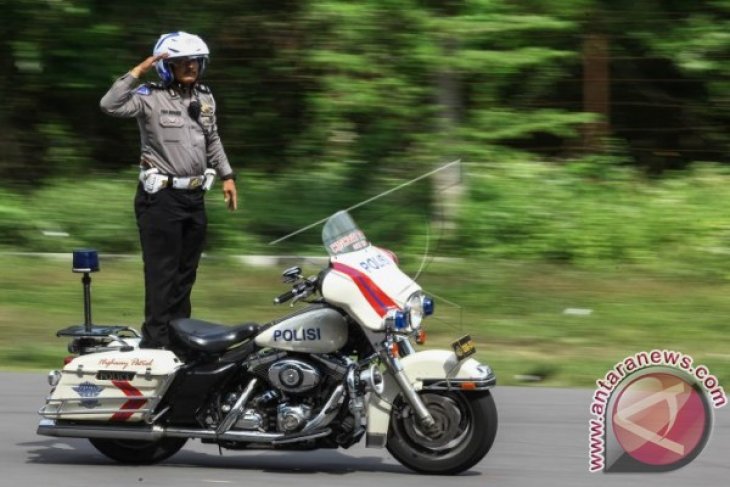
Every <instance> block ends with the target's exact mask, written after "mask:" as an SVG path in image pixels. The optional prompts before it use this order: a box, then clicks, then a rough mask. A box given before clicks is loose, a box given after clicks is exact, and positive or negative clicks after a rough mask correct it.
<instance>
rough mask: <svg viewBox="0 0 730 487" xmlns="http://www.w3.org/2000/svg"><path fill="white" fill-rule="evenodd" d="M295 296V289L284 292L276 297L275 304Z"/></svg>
mask: <svg viewBox="0 0 730 487" xmlns="http://www.w3.org/2000/svg"><path fill="white" fill-rule="evenodd" d="M293 297H294V291H293V290H292V291H287V292H285V293H284V294H282V295H281V296H277V297H276V298H274V304H282V303H286V302H287V301H289V300H290V299H291V298H293Z"/></svg>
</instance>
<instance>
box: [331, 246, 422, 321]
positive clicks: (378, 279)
mask: <svg viewBox="0 0 730 487" xmlns="http://www.w3.org/2000/svg"><path fill="white" fill-rule="evenodd" d="M330 263H331V264H330V265H331V267H330V271H329V272H328V273H327V274H326V276H325V277H324V280H323V282H322V288H321V289H322V296H324V298H325V299H326V300H327V301H328V302H330V303H333V304H335V305H338V306H341V307H342V308H343V309H344V310H345V311H347V312H348V313H349V314H350V315H351V316H352V317H354V318H355V319H356V320H357V321H358V322H359V323H360V324H361V325H363V326H364V327H366V328H368V329H370V330H372V331H378V330H383V328H384V321H383V318H384V317H385V315H386V314H387V313H388V310H390V309H403V307H404V306H405V303H406V301H407V300H408V298H409V297H410V296H411V295H412V294H413V293H415V292H418V291H420V290H421V287H420V286H419V285H418V284H416V282H415V281H413V280H412V279H411V278H410V277H408V276H407V275H406V274H404V273H403V272H402V271H401V270H400V269H399V268H398V265H397V264H396V263H395V262H394V261H393V258H392V257H391V256H390V255H389V254H388V253H387V252H384V251H383V250H381V249H379V248H378V247H375V246H373V245H368V246H367V247H365V248H364V249H362V250H357V251H354V252H348V253H344V254H339V255H333V256H331V258H330Z"/></svg>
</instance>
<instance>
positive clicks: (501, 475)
mask: <svg viewBox="0 0 730 487" xmlns="http://www.w3.org/2000/svg"><path fill="white" fill-rule="evenodd" d="M0 380H1V381H2V386H3V387H2V389H3V392H2V396H0V421H1V423H0V432H1V434H2V438H3V440H2V442H1V443H0V449H1V450H0V486H3V487H5V486H7V487H30V486H33V487H35V486H49V487H50V486H54V487H65V486H69V487H79V486H95V487H96V486H99V487H129V486H137V485H138V486H176V487H177V486H181V487H182V486H212V485H247V486H254V485H262V486H266V487H273V486H279V485H282V486H287V487H293V486H295V485H296V484H297V483H299V484H300V485H302V486H303V485H305V484H306V485H312V486H317V487H324V486H339V485H342V486H370V485H372V484H380V485H397V486H398V487H410V486H418V487H430V486H434V487H436V486H438V487H442V486H449V485H459V486H480V487H484V486H500V487H503V486H504V487H509V486H536V485H539V486H541V487H550V486H560V487H568V486H586V485H611V486H621V487H629V486H633V485H641V486H642V487H651V486H661V487H670V486H675V485H676V486H680V485H681V486H684V487H688V486H690V485H701V486H703V487H714V486H717V487H719V486H726V485H730V407H725V408H723V409H720V410H715V426H714V431H713V434H712V437H711V439H710V441H709V443H708V444H707V446H706V447H705V449H704V451H703V452H702V453H701V454H700V456H699V457H698V458H697V459H695V460H694V462H692V463H691V464H690V465H688V466H686V467H684V468H682V469H680V470H677V471H674V472H668V473H661V474H603V473H597V474H591V473H589V472H588V454H587V450H588V421H589V412H588V407H589V404H590V400H591V395H592V391H589V390H575V389H547V388H518V387H501V388H497V389H496V390H495V392H494V396H495V400H496V403H497V408H498V410H499V415H500V424H499V432H498V434H497V439H496V441H495V444H494V447H493V448H492V451H491V452H490V453H489V455H487V457H486V458H485V459H484V460H483V461H482V462H481V463H479V464H478V465H476V466H475V467H474V468H473V469H472V470H470V471H468V472H465V473H464V474H461V475H459V476H454V477H435V476H432V477H429V476H423V475H418V474H415V473H412V472H411V471H409V470H407V469H406V468H404V467H402V466H400V465H399V464H398V463H397V462H396V461H395V460H394V459H393V458H392V457H391V456H390V454H389V453H388V452H387V450H376V449H366V448H365V447H364V446H356V447H353V448H351V449H349V450H335V451H331V450H326V451H315V452H296V453H288V452H274V453H272V452H265V451H262V452H255V451H254V452H236V451H227V450H224V451H223V454H222V455H220V454H219V452H218V448H217V447H216V446H215V445H203V444H202V443H200V442H199V441H190V442H188V444H187V445H186V446H185V448H184V449H183V450H182V451H181V452H179V453H178V454H177V455H175V456H173V457H172V458H171V459H169V460H167V461H166V462H164V463H162V464H159V465H154V466H145V467H130V466H120V465H117V464H115V463H113V462H112V461H110V460H107V459H106V458H105V457H103V456H102V455H101V454H99V453H97V452H96V451H95V450H94V449H93V447H91V445H90V444H89V443H88V442H87V441H86V440H82V439H60V438H49V437H42V436H37V435H36V434H35V430H36V425H37V423H38V420H39V417H38V416H37V414H36V411H37V410H38V409H39V408H40V407H41V406H42V404H43V402H44V397H45V395H46V394H47V392H48V389H49V387H48V385H47V384H46V379H45V376H44V375H43V374H38V373H10V372H4V373H0ZM728 386H730V385H728Z"/></svg>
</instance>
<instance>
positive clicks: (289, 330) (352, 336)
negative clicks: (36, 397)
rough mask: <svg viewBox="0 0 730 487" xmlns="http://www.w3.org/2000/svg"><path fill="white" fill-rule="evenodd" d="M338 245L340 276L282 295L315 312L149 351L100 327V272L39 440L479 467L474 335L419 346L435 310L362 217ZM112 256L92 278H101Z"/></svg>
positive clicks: (481, 433)
mask: <svg viewBox="0 0 730 487" xmlns="http://www.w3.org/2000/svg"><path fill="white" fill-rule="evenodd" d="M322 237H323V243H324V246H325V248H326V249H327V252H328V254H329V265H328V266H327V268H325V269H324V270H322V271H321V272H320V273H319V274H318V275H316V276H312V277H307V278H305V277H304V276H303V274H302V271H301V269H300V268H299V267H293V268H290V269H287V270H286V271H285V272H284V273H283V279H284V281H285V282H286V283H288V284H291V286H292V288H291V290H290V291H288V292H286V293H284V294H282V295H281V296H279V297H277V298H276V299H275V300H274V302H275V303H278V304H283V303H287V302H289V301H291V304H292V306H293V304H294V303H295V302H304V303H306V306H305V307H302V308H300V309H298V310H296V311H295V312H293V313H291V314H289V315H287V316H284V317H282V318H279V319H276V320H274V321H272V322H270V323H267V324H264V325H258V324H254V323H247V324H243V325H238V326H224V325H220V324H214V323H209V322H205V321H200V320H196V319H181V320H175V321H173V322H172V323H171V325H170V330H171V331H170V333H171V338H172V340H173V344H174V346H172V347H170V348H171V349H170V350H165V349H146V348H139V334H138V333H137V332H136V331H134V330H132V329H130V328H127V327H121V326H95V325H91V320H90V303H89V299H88V298H89V293H88V286H89V284H90V280H89V279H88V273H85V274H84V280H83V281H82V282H84V285H85V291H86V293H85V298H86V299H85V311H86V323H85V325H83V326H82V325H80V326H73V327H69V328H66V329H64V330H60V331H59V332H58V336H62V337H70V338H71V342H70V344H69V350H70V351H71V352H72V353H74V355H73V356H70V357H68V358H67V362H68V363H66V365H65V366H64V367H63V369H62V370H55V371H51V372H50V373H49V376H48V378H49V384H50V385H51V386H52V389H51V393H50V396H49V397H48V398H47V399H46V404H45V406H44V407H43V408H42V409H41V410H40V411H39V414H40V415H41V416H42V417H43V419H42V420H41V421H40V424H39V426H38V430H37V432H38V434H40V435H46V436H54V437H75V438H88V439H89V441H90V442H91V444H92V445H93V446H94V447H96V449H97V450H99V451H100V452H101V453H103V454H104V455H106V456H107V457H109V458H111V459H114V460H116V461H119V462H122V463H131V464H152V463H156V462H160V461H162V460H164V459H166V458H168V457H170V456H172V455H174V454H175V453H176V452H177V451H178V450H180V449H181V448H182V447H183V445H184V444H185V443H186V441H187V440H189V439H194V438H197V439H200V440H201V441H202V442H204V443H213V444H217V445H219V447H222V448H227V449H233V450H241V449H261V448H268V449H291V450H309V449H317V448H340V447H341V448H349V447H350V446H352V445H355V444H356V443H358V442H359V441H361V439H362V438H363V437H364V438H365V444H366V446H367V447H372V448H383V447H385V448H387V449H388V451H390V453H391V454H392V455H393V456H394V457H395V458H396V459H397V460H398V461H399V462H400V463H402V464H403V465H405V466H406V467H408V468H410V469H412V470H415V471H417V472H421V473H425V474H444V475H446V474H455V473H459V472H463V471H465V470H467V469H469V468H471V467H472V466H473V465H475V464H476V463H477V462H479V461H480V460H481V459H482V458H483V457H484V456H485V455H486V454H487V453H488V452H489V450H490V448H491V446H492V443H493V442H494V438H495V435H496V432H497V411H496V407H495V404H494V400H493V398H492V394H491V389H492V388H493V386H494V385H495V383H496V378H495V375H494V373H493V372H492V370H491V368H490V367H489V366H487V365H483V364H480V363H479V362H478V361H476V360H475V359H474V358H473V357H470V355H472V354H473V353H474V352H475V348H474V345H473V343H472V341H471V339H470V338H469V337H468V336H467V337H464V338H462V339H461V340H458V341H457V342H455V343H454V344H453V349H454V350H453V351H452V350H425V351H419V352H416V351H415V349H414V345H413V341H416V342H423V339H424V337H425V334H424V331H423V327H422V324H423V320H424V319H425V318H426V317H427V316H429V315H430V314H432V313H433V309H434V303H433V300H432V299H431V298H430V297H428V296H426V295H425V294H424V293H423V291H422V290H421V288H420V286H419V285H418V284H417V283H416V282H414V281H413V280H412V279H410V278H409V277H408V276H407V275H406V274H404V273H403V272H402V271H401V270H400V269H399V268H398V262H397V258H396V257H395V255H394V254H392V253H391V252H389V251H387V250H384V249H381V248H378V247H376V246H374V245H372V244H371V243H370V242H369V241H368V240H367V238H366V236H365V234H364V233H363V232H362V231H361V230H360V229H359V228H358V227H357V225H356V224H355V223H354V221H353V220H352V218H351V217H350V215H349V214H348V213H347V212H338V213H336V214H334V215H333V216H331V217H330V218H329V219H328V220H327V222H326V224H325V226H324V228H323V232H322ZM87 257H88V256H87ZM96 259H98V258H97V257H96V256H95V255H92V258H91V260H92V261H93V262H95V264H91V265H90V268H85V269H81V270H82V271H84V272H86V271H94V270H97V269H94V268H93V267H94V266H96V267H97V268H98V261H97V260H96ZM82 260H83V259H82ZM84 266H86V264H84ZM75 267H76V264H75Z"/></svg>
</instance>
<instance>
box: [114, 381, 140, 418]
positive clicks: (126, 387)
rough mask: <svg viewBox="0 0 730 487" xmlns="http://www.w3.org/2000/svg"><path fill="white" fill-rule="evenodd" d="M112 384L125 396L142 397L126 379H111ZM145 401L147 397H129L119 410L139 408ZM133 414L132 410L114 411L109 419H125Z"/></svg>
mask: <svg viewBox="0 0 730 487" xmlns="http://www.w3.org/2000/svg"><path fill="white" fill-rule="evenodd" d="M112 384H114V385H115V386H116V387H118V388H119V389H120V390H121V391H122V392H123V393H124V395H125V396H127V397H143V396H144V395H143V394H142V392H140V390H139V389H137V388H136V387H134V386H133V385H132V384H130V383H129V381H126V380H113V381H112ZM146 402H147V399H130V400H128V401H126V402H125V403H124V404H122V407H121V408H119V409H121V410H129V409H139V408H141V407H142V406H144V404H145V403H146ZM133 414H135V413H134V412H133V411H126V412H119V413H114V415H113V416H112V417H111V421H126V420H128V419H129V418H131V417H132V415H133Z"/></svg>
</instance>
